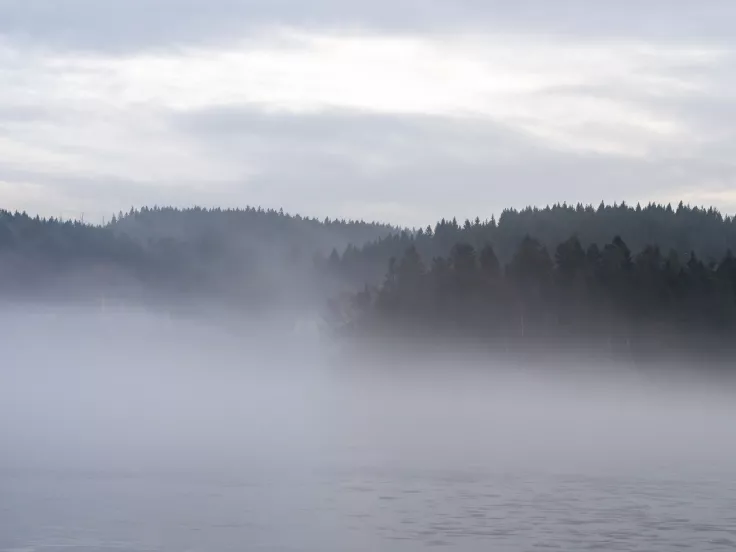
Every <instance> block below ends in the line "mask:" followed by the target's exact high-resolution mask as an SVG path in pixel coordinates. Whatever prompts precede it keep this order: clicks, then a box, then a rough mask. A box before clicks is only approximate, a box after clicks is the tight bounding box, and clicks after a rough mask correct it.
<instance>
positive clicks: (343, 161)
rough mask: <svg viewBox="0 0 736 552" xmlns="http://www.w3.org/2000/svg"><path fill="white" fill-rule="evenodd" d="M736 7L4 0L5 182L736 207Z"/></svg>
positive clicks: (84, 198) (205, 198)
mask: <svg viewBox="0 0 736 552" xmlns="http://www.w3.org/2000/svg"><path fill="white" fill-rule="evenodd" d="M735 11H736V5H734V4H733V3H731V2H730V1H729V2H724V1H721V0H712V1H711V2H709V3H707V4H703V5H698V4H696V3H694V2H672V1H668V2H664V1H660V0H650V2H647V3H636V4H634V3H633V2H632V3H627V2H618V3H616V2H612V1H610V2H609V1H601V2H598V3H596V4H595V9H593V8H592V7H591V4H590V3H588V2H582V1H579V0H559V1H556V2H554V3H552V2H547V1H546V0H545V1H544V2H542V1H541V0H540V1H532V0H519V1H517V2H514V3H512V4H510V3H508V2H481V1H473V0H460V1H454V2H450V1H445V0H434V1H432V2H426V1H423V2H421V3H419V2H413V1H409V2H401V3H398V4H397V3H395V2H394V3H391V4H389V3H388V2H385V1H384V0H377V1H376V2H370V3H346V2H342V1H340V2H338V1H337V0H321V1H315V2H296V1H295V0H291V1H287V0H278V1H275V2H258V3H255V2H248V1H238V2H236V1H234V0H233V1H231V0H212V1H210V2H204V1H202V2H199V1H193V0H176V1H174V0H145V1H143V0H129V1H126V2H122V1H116V0H110V1H107V2H99V1H97V0H95V1H92V0H53V1H52V0H48V1H47V0H34V2H28V1H25V0H24V1H17V2H16V1H10V0H0V35H4V38H2V37H1V36H0V78H1V79H2V82H3V86H2V87H1V88H0V106H2V107H0V160H1V161H0V182H3V187H4V188H3V189H4V190H5V191H6V192H7V195H6V196H5V197H6V198H10V199H6V201H12V202H13V203H14V205H9V207H11V208H15V205H23V206H24V207H23V208H28V209H29V210H33V206H34V205H35V206H36V207H35V208H36V209H38V210H41V211H42V212H44V213H48V214H55V213H54V210H55V209H56V208H57V207H58V206H63V208H64V209H66V208H69V209H71V210H78V211H81V210H84V211H85V212H87V213H96V215H95V216H96V217H98V219H100V218H101V217H102V215H103V214H108V213H111V212H113V211H117V210H118V209H121V208H122V209H126V208H128V207H129V206H130V205H131V204H135V205H141V204H150V203H173V204H179V205H186V204H192V203H198V204H203V205H214V204H223V205H243V204H246V203H248V204H262V205H268V206H283V207H284V208H287V209H289V210H291V211H300V212H304V213H306V214H315V215H319V216H327V215H329V216H335V215H338V216H339V215H342V216H347V217H352V216H363V217H367V218H379V219H385V220H388V221H391V222H396V223H402V224H422V225H424V224H427V223H429V222H432V220H433V219H434V218H437V217H440V216H453V215H457V216H459V217H465V216H468V217H474V216H475V215H480V216H481V217H483V216H489V215H490V214H491V213H492V212H496V213H497V212H498V210H500V209H502V208H504V207H506V206H508V205H514V206H522V205H525V204H529V203H533V204H544V203H548V202H555V201H565V200H566V201H568V202H577V201H584V202H594V203H597V202H598V201H600V200H601V199H605V200H609V201H613V200H617V201H621V200H623V199H625V200H627V201H630V202H634V201H636V200H642V201H648V200H658V199H662V198H666V199H668V200H669V198H671V197H672V196H673V194H676V193H682V194H685V195H686V196H687V197H692V198H697V197H701V198H702V199H703V201H708V202H709V201H713V202H716V203H718V204H720V205H724V206H731V205H733V202H732V200H731V196H730V195H729V194H728V193H725V194H724V193H723V190H726V191H727V190H728V188H729V186H732V185H733V183H734V182H733V178H734V174H736V171H734V168H735V167H734V164H733V163H732V161H731V158H732V152H733V149H734V146H736V135H735V134H734V131H733V130H732V128H731V127H732V125H730V124H729V121H730V120H732V119H733V115H734V112H735V111H736V101H734V100H733V99H732V98H731V95H730V90H732V88H733V84H734V82H733V81H734V78H733V76H732V75H734V74H736V73H734V68H735V67H734V48H733V46H734V44H733V42H732V40H731V38H730V36H729V35H728V34H727V33H726V32H725V31H726V26H727V24H726V23H727V22H728V21H730V20H732V19H730V20H729V19H728V17H729V16H731V15H736V13H734V12H735ZM655 22H658V23H659V26H656V25H655ZM698 190H702V192H703V193H701V194H700V195H697V191H698ZM24 194H25V195H24ZM688 194H689V195H688ZM89 217H90V215H88V218H89Z"/></svg>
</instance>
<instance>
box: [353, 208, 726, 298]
mask: <svg viewBox="0 0 736 552" xmlns="http://www.w3.org/2000/svg"><path fill="white" fill-rule="evenodd" d="M573 235H574V236H577V237H578V239H579V240H580V242H581V244H582V246H583V247H587V246H589V245H591V244H596V245H598V246H599V247H600V248H603V246H604V245H605V244H607V243H609V242H610V241H611V239H612V238H613V237H614V236H619V237H621V239H622V240H623V241H624V242H625V243H626V244H627V245H628V247H629V248H630V250H631V251H632V253H633V254H636V253H639V252H641V251H643V250H644V249H645V247H646V246H648V245H656V246H658V247H659V249H660V251H661V252H662V254H663V255H667V254H669V253H670V252H671V251H673V252H676V253H677V254H678V255H679V256H680V257H681V258H686V257H687V256H688V255H689V254H690V253H692V252H694V253H695V254H696V255H697V256H698V258H700V259H702V260H703V261H704V262H705V263H706V264H707V263H713V262H718V261H720V260H721V259H722V258H723V255H724V254H725V252H726V251H727V250H728V249H732V250H734V251H736V220H734V217H732V216H724V215H722V214H721V213H720V212H719V211H718V210H716V209H714V208H708V209H705V208H699V207H690V206H687V205H683V204H682V203H680V204H679V205H678V206H676V207H673V206H671V205H658V204H649V205H647V206H645V207H641V206H639V205H637V206H628V205H626V204H625V203H622V204H618V205H617V204H614V205H604V204H601V205H600V206H598V207H594V206H592V205H587V206H584V205H582V204H578V205H575V206H572V205H566V204H561V205H555V206H552V207H546V208H533V207H529V208H526V209H523V210H521V211H518V210H514V209H507V210H505V211H504V212H503V213H502V214H501V215H500V216H499V218H498V219H496V218H495V217H491V218H490V219H487V220H484V221H481V219H480V218H476V219H475V220H474V221H470V220H465V221H464V222H458V221H457V220H455V219H452V220H444V219H443V220H442V221H440V222H438V223H437V224H435V225H434V226H428V227H427V228H423V229H419V230H418V231H416V232H413V233H412V232H398V233H393V234H392V235H391V236H386V237H382V238H379V239H377V240H375V241H373V242H371V243H369V244H366V245H364V246H362V247H353V246H351V247H349V248H348V249H347V250H345V251H344V252H343V254H342V256H341V259H340V271H341V273H342V274H343V275H344V276H345V277H347V278H349V279H351V280H352V281H355V282H361V281H365V282H366V283H370V284H378V283H380V282H381V281H382V279H383V276H384V274H385V272H386V266H387V263H388V261H389V259H391V258H392V257H394V258H400V257H401V256H402V255H403V254H404V252H405V251H406V250H407V248H409V247H410V246H414V247H416V249H417V251H418V253H419V254H420V255H421V257H422V258H424V259H427V260H431V259H433V258H435V257H447V255H449V253H450V250H451V248H452V247H453V246H454V245H455V244H456V243H467V244H469V245H472V246H473V247H474V248H475V249H476V250H478V251H480V250H481V249H482V248H483V246H484V245H486V244H491V245H492V246H493V249H494V251H495V253H496V255H497V256H498V258H499V260H500V261H501V262H502V263H507V262H509V261H510V260H511V258H512V256H513V255H514V253H515V252H516V250H517V247H518V246H519V244H520V243H521V242H522V240H523V239H524V237H525V236H532V237H534V238H535V239H538V240H539V241H540V242H541V244H542V245H543V246H545V247H547V249H548V250H549V251H553V250H554V249H555V248H556V247H557V245H558V244H560V243H562V242H563V241H565V240H567V239H568V238H570V237H571V236H573Z"/></svg>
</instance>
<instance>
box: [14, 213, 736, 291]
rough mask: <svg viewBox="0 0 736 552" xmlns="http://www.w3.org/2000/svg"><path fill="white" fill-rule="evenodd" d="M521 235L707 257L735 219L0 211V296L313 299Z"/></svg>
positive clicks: (724, 246) (544, 241)
mask: <svg viewBox="0 0 736 552" xmlns="http://www.w3.org/2000/svg"><path fill="white" fill-rule="evenodd" d="M526 235H530V236H532V237H535V238H537V239H539V240H540V242H541V245H542V246H546V247H547V249H548V250H549V251H550V252H552V251H554V249H555V248H556V247H557V245H558V244H559V243H562V242H563V241H565V240H567V239H568V238H569V237H570V236H572V235H576V236H578V238H579V240H580V242H581V246H582V247H583V248H586V249H587V247H588V245H590V244H591V243H597V244H599V246H600V247H601V249H602V248H603V246H604V244H606V243H609V242H610V240H611V239H612V238H613V237H614V236H620V237H621V238H622V239H623V241H624V242H625V243H626V244H627V246H628V248H629V249H630V250H631V252H632V255H634V256H635V255H636V254H637V253H638V252H640V251H642V250H643V249H644V248H645V246H647V245H655V246H658V247H659V250H660V252H661V254H662V256H663V257H671V255H670V250H673V252H674V253H676V254H677V255H678V257H679V258H680V259H683V260H684V259H687V258H689V255H690V253H691V252H695V254H696V255H697V258H698V259H699V260H702V261H703V262H704V263H705V265H706V266H709V265H710V264H711V261H713V262H716V263H717V262H719V261H720V260H721V259H722V258H723V256H724V255H725V253H726V251H727V250H728V249H733V250H735V251H736V223H735V222H734V219H733V218H731V217H726V216H723V215H721V214H720V213H719V212H718V211H716V210H714V209H701V208H690V207H686V206H683V205H680V206H678V207H677V208H672V207H669V206H661V205H649V206H647V207H644V208H639V207H628V206H626V205H613V206H603V205H602V206H600V207H599V208H593V207H591V206H588V207H584V206H582V205H579V206H576V207H571V206H566V205H558V206H554V207H549V208H544V209H535V208H529V209H525V210H523V211H514V210H507V211H504V212H503V213H502V214H501V215H500V217H499V219H498V221H496V220H495V218H493V217H491V218H490V219H489V220H487V221H486V222H481V220H480V219H476V220H475V221H465V222H464V223H458V222H457V221H455V220H450V221H447V220H444V221H440V222H439V223H437V224H436V225H434V226H433V227H428V228H426V229H421V230H416V231H402V230H400V229H397V228H395V227H391V226H388V225H383V224H378V223H367V222H363V221H345V220H334V219H333V220H330V219H324V220H316V219H314V218H308V217H304V216H300V215H289V214H285V213H283V212H282V211H280V210H279V211H277V210H272V209H269V210H265V209H261V208H245V209H239V210H238V209H201V208H192V209H183V210H182V209H174V208H166V207H162V208H158V207H154V208H143V209H139V210H131V211H129V212H128V213H119V214H117V215H115V216H114V217H113V218H112V220H110V221H109V222H108V223H107V224H105V225H103V226H95V225H90V224H83V223H81V222H70V221H60V220H57V219H53V218H51V219H43V218H40V217H37V216H36V217H33V216H30V215H28V214H25V213H17V212H16V213H12V212H9V211H0V296H3V295H4V296H12V297H17V296H19V295H22V294H26V295H28V296H31V297H38V296H40V295H41V294H42V293H45V292H48V293H49V294H57V295H58V294H61V295H64V294H69V293H71V292H72V291H73V292H74V293H77V294H82V295H88V296H95V295H96V296H100V295H103V296H109V295H111V294H112V295H121V294H122V295H125V294H129V293H132V294H133V295H140V294H141V293H143V292H145V293H144V295H146V296H147V297H155V296H158V295H160V294H173V295H174V296H175V297H198V296H201V297H205V298H211V297H217V298H219V299H223V300H225V301H226V302H228V303H229V304H232V305H239V304H244V305H253V304H254V303H258V304H261V305H271V304H274V303H281V304H292V303H295V302H298V301H301V300H307V301H311V302H313V303H314V302H318V301H321V300H322V299H323V298H325V297H327V296H332V295H335V294H339V293H341V292H344V291H351V290H352V291H354V290H357V289H359V288H361V287H362V286H363V285H364V284H365V283H372V284H380V283H381V282H382V281H383V279H384V277H385V273H386V268H387V266H388V263H389V259H390V258H392V257H395V258H400V257H401V256H402V255H403V254H404V252H405V251H406V250H407V249H408V248H409V247H410V246H415V247H416V249H417V251H418V253H419V255H420V256H421V257H422V258H423V259H425V260H426V262H427V263H431V261H432V260H433V259H434V258H436V257H442V258H446V257H447V256H448V255H449V253H450V250H451V249H452V247H453V246H454V245H455V244H457V243H466V244H469V245H471V246H472V247H474V248H475V249H476V250H477V251H481V250H482V249H483V247H484V246H485V245H486V244H490V245H492V247H493V249H494V252H495V254H496V255H497V256H498V258H499V261H500V262H501V263H502V264H505V263H507V262H509V260H510V259H511V258H512V256H513V255H514V253H515V251H516V250H517V248H518V246H519V244H520V243H521V242H522V240H523V239H524V237H525V236H526ZM339 252H342V254H340V253H339Z"/></svg>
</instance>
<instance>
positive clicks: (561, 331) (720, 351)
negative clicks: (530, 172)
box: [339, 236, 736, 363]
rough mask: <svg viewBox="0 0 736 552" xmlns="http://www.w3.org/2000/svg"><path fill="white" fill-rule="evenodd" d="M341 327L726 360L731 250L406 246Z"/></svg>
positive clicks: (366, 333) (735, 346)
mask: <svg viewBox="0 0 736 552" xmlns="http://www.w3.org/2000/svg"><path fill="white" fill-rule="evenodd" d="M350 307H351V308H350V310H348V311H343V312H347V313H348V314H349V316H348V317H347V318H346V319H344V320H343V323H344V325H343V327H342V328H339V329H341V330H343V331H346V332H347V334H348V335H353V336H355V337H361V338H362V337H369V338H374V337H380V338H381V339H388V340H389V341H390V342H398V343H400V344H409V343H411V344H415V342H414V339H416V338H419V339H420V340H421V342H423V343H422V346H423V347H425V348H426V344H430V343H431V344H438V343H444V342H445V341H446V340H448V339H449V340H451V341H455V340H462V341H463V342H465V343H476V344H482V345H483V346H484V347H489V348H491V349H492V350H494V351H496V352H504V351H506V352H508V351H510V350H517V351H518V350H524V351H531V350H534V349H538V350H540V351H546V352H547V353H549V352H552V351H553V350H555V349H558V350H559V349H567V350H568V351H578V352H580V351H582V350H584V349H586V350H591V349H594V350H598V351H599V352H603V353H605V354H609V353H613V354H614V355H616V356H621V355H623V357H624V358H626V359H629V360H631V359H634V360H638V359H647V358H654V357H656V358H660V359H661V358H663V357H665V356H668V357H669V358H670V359H672V358H678V357H679V356H680V355H683V354H685V355H697V356H698V357H699V358H700V359H701V360H716V359H720V360H723V359H727V360H728V361H729V362H730V363H732V362H733V358H734V356H733V355H734V354H736V340H734V338H735V337H736V257H734V256H733V254H732V253H731V252H730V251H727V252H726V253H725V254H724V255H723V257H722V259H721V260H720V262H718V263H715V264H711V263H707V264H706V263H704V262H703V261H701V260H700V259H698V257H697V255H695V254H694V253H691V254H690V255H689V256H687V257H684V258H680V257H679V256H678V255H677V253H675V252H674V251H673V252H671V253H670V254H669V255H663V254H662V252H661V251H660V249H659V248H658V247H656V246H648V247H645V248H644V250H643V251H641V252H640V253H638V254H636V255H632V253H631V251H630V249H629V247H628V246H627V244H626V243H625V242H624V241H623V240H622V239H621V238H620V237H618V236H616V237H614V239H613V240H612V241H611V242H610V243H607V244H605V245H604V246H603V247H602V248H599V247H598V246H597V245H595V244H593V245H591V246H589V247H588V248H587V250H586V249H584V248H583V246H582V245H581V243H580V241H579V240H578V239H577V238H575V237H571V238H569V239H567V240H565V241H563V242H561V243H559V244H558V245H557V246H556V247H555V248H554V249H552V250H551V251H549V250H548V249H547V248H546V247H545V246H543V245H542V244H541V243H540V242H539V241H538V240H535V239H534V238H531V237H526V238H524V239H523V240H522V241H521V243H520V244H519V246H518V248H517V250H516V251H515V253H514V255H513V256H512V258H511V260H510V261H509V262H508V263H506V264H505V265H504V264H502V263H501V262H499V260H498V257H497V256H496V254H495V252H494V250H493V247H492V246H491V245H486V246H484V247H483V249H481V250H480V251H476V250H475V248H474V247H473V246H471V245H469V244H467V243H458V244H456V245H455V246H454V247H453V248H452V249H451V251H450V254H449V255H448V256H447V257H435V258H434V259H432V260H431V261H428V260H426V259H422V257H421V256H420V255H419V254H418V252H417V250H416V248H415V247H409V248H408V249H407V250H406V252H405V253H404V255H403V256H402V257H401V258H399V259H392V260H391V261H390V262H389V266H388V270H387V273H386V275H385V278H384V280H383V283H382V285H381V286H380V287H379V288H377V289H371V288H366V289H365V290H364V291H361V292H359V293H357V294H356V295H354V297H353V298H352V301H351V305H350Z"/></svg>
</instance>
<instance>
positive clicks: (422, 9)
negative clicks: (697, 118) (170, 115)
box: [0, 0, 736, 52]
mask: <svg viewBox="0 0 736 552" xmlns="http://www.w3.org/2000/svg"><path fill="white" fill-rule="evenodd" d="M735 16H736V6H735V5H734V4H733V2H731V0H709V1H708V2H692V1H690V0H647V1H646V2H639V1H635V0H620V1H613V0H601V1H598V2H595V3H592V2H590V1H589V0H555V1H554V2H550V1H548V0H516V1H514V2H507V1H506V0H429V1H428V0H404V1H402V2H394V1H388V0H373V1H371V2H345V1H343V0H270V1H268V2H263V1H261V0H106V1H99V0H33V1H29V0H0V34H5V35H9V36H11V37H13V38H14V39H16V40H21V39H22V40H26V41H28V42H30V43H34V44H38V43H43V44H46V45H53V47H55V48H72V49H86V50H98V51H99V50H104V51H109V52H130V51H135V50H140V49H148V48H172V47H177V46H180V45H190V44H193V43H200V44H202V43H222V42H227V41H229V40H231V39H233V38H239V37H242V36H243V34H246V33H251V32H256V33H257V32H259V30H260V29H262V28H264V27H272V26H286V27H300V28H305V29H312V30H325V29H333V30H334V29H345V28H353V29H365V30H369V31H371V32H392V33H393V32H398V33H406V32H410V33H445V32H448V31H450V32H461V31H467V30H469V29H475V30H476V31H478V30H480V31H483V32H499V31H504V30H505V31H508V30H511V31H512V32H517V31H519V30H521V31H527V32H529V33H532V34H540V33H541V34H546V35H553V36H554V35H557V36H559V35H566V36H583V37H588V38H591V37H592V38H594V39H601V38H632V37H633V38H641V37H646V38H647V39H656V40H676V41H682V40H686V41H690V40H707V41H720V40H726V41H730V39H731V36H732V25H731V24H730V23H731V22H732V21H733V20H734V17H735Z"/></svg>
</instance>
